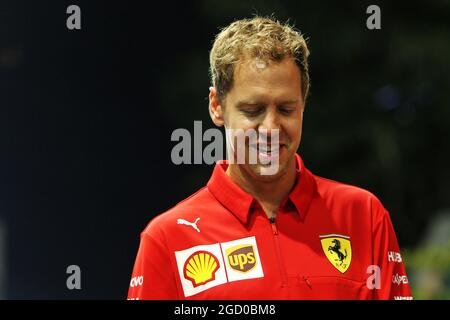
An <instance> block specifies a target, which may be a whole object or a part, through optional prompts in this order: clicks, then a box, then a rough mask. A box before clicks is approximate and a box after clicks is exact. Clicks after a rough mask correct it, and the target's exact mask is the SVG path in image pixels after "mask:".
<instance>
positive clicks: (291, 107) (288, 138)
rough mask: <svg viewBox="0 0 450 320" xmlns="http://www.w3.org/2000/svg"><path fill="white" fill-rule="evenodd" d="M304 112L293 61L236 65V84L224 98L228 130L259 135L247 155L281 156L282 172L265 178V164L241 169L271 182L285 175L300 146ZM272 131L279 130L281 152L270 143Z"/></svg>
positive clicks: (248, 149)
mask: <svg viewBox="0 0 450 320" xmlns="http://www.w3.org/2000/svg"><path fill="white" fill-rule="evenodd" d="M303 110H304V104H303V97H302V92H301V76H300V70H299V68H298V66H297V65H296V64H295V62H294V61H293V59H291V58H285V59H284V60H282V61H281V62H273V61H270V62H268V63H265V62H262V61H258V60H250V61H247V62H244V63H242V64H239V65H237V66H236V68H235V72H234V83H233V86H232V89H231V90H230V91H229V92H228V93H227V95H226V97H225V101H224V106H223V110H222V111H223V120H224V124H225V128H226V129H242V130H243V131H244V132H246V131H247V130H249V129H253V130H255V131H256V132H257V134H258V139H257V145H254V144H251V143H248V140H247V142H246V145H245V150H246V154H247V155H248V153H249V152H252V151H253V152H257V154H258V158H259V159H266V160H270V159H272V160H273V159H274V157H277V156H278V157H279V158H278V159H277V160H278V168H279V169H278V171H277V172H276V173H275V174H271V175H268V176H266V175H264V173H262V172H263V170H264V169H263V167H264V166H265V165H264V164H261V163H260V162H258V163H256V164H249V163H248V161H246V163H245V164H240V167H239V168H240V170H245V171H246V173H247V174H250V175H251V176H253V177H254V178H260V179H264V180H271V179H276V178H278V177H280V176H281V175H283V174H285V173H286V171H287V168H288V167H289V166H295V158H294V155H295V153H296V151H297V149H298V147H299V145H300V139H301V133H302V120H303ZM273 129H278V130H279V131H278V132H279V153H278V150H277V146H276V145H275V144H272V143H271V131H270V130H273ZM266 133H267V134H266ZM234 144H236V140H235V141H234ZM236 148H237V146H236V145H235V148H234V149H235V150H236ZM252 148H253V149H252ZM247 160H248V159H247Z"/></svg>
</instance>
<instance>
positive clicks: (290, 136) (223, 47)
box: [128, 17, 411, 299]
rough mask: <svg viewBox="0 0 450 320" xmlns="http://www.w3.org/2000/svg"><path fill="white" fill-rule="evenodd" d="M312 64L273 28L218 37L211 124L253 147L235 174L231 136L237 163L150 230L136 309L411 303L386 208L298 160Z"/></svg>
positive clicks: (298, 45) (239, 29)
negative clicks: (221, 303)
mask: <svg viewBox="0 0 450 320" xmlns="http://www.w3.org/2000/svg"><path fill="white" fill-rule="evenodd" d="M308 55H309V52H308V48H307V45H306V43H305V40H304V39H303V37H302V35H301V34H299V33H298V32H296V31H295V30H293V29H292V28H291V27H289V26H287V25H282V24H280V23H279V22H277V21H274V20H272V19H270V18H262V17H255V18H253V19H244V20H240V21H236V22H234V23H232V24H231V25H229V26H228V27H227V28H225V29H224V30H222V31H221V33H220V34H219V35H218V36H217V37H216V40H215V42H214V45H213V48H212V50H211V54H210V63H211V75H212V83H213V87H211V88H210V92H209V112H210V115H211V118H212V120H213V122H214V123H215V124H216V125H217V126H225V128H226V130H227V132H230V130H235V131H236V130H237V131H239V130H240V132H244V133H245V132H247V131H252V132H256V134H257V138H256V140H253V142H252V140H251V139H249V137H250V135H249V136H246V138H245V139H244V140H243V141H244V150H245V157H244V161H241V162H239V161H231V160H236V152H235V151H236V150H237V149H239V147H242V145H238V140H239V139H237V138H238V136H239V135H238V134H235V135H233V134H231V136H228V135H227V137H228V138H229V139H228V143H229V144H230V147H231V149H230V150H232V152H231V157H230V162H231V163H229V162H227V161H222V162H218V163H217V164H216V166H215V168H214V172H213V174H212V177H211V179H210V180H209V182H208V184H207V185H206V186H205V187H204V188H202V189H201V190H199V191H198V192H197V193H195V194H194V195H192V196H191V197H189V198H187V199H186V200H184V201H182V202H180V203H179V204H178V205H176V206H175V207H174V208H172V209H170V210H168V211H167V212H165V213H164V214H162V215H159V216H158V217H156V218H155V219H153V220H152V221H151V222H150V223H149V225H148V226H147V227H146V228H145V230H144V231H143V232H142V234H141V244H140V248H139V252H138V255H137V258H136V262H135V266H134V270H133V275H132V280H131V282H130V288H129V293H128V298H129V299H410V298H411V292H410V288H409V285H408V280H407V277H406V274H405V269H404V265H403V262H402V258H401V255H400V251H399V247H398V244H397V240H396V236H395V233H394V229H393V227H392V224H391V221H390V218H389V214H388V212H387V211H386V209H385V208H384V207H383V206H382V204H381V203H380V201H379V200H378V199H377V198H376V197H375V196H374V195H372V194H371V193H369V192H368V191H365V190H362V189H360V188H357V187H353V186H350V185H346V184H342V183H338V182H334V181H331V180H327V179H323V178H320V177H317V176H315V175H313V174H312V173H311V172H310V171H309V170H308V169H307V168H306V167H305V166H304V164H303V161H302V159H301V158H300V156H299V155H298V154H297V153H296V152H297V149H298V147H299V145H300V140H301V132H302V120H303V111H304V110H305V101H306V97H307V95H308V88H309V75H308V61H307V57H308ZM240 141H242V139H241V140H240ZM253 151H256V152H257V155H258V157H257V159H258V161H256V163H255V162H253V163H252V162H250V161H249V159H250V157H249V155H250V154H251V152H253ZM263 160H264V161H263ZM273 164H276V166H275V169H276V170H272V172H270V173H269V174H268V172H269V171H270V170H267V169H268V168H269V167H270V166H272V168H273Z"/></svg>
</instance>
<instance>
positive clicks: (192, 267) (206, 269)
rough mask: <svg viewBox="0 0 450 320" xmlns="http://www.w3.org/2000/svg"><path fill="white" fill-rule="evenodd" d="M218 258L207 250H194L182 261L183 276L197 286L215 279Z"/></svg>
mask: <svg viewBox="0 0 450 320" xmlns="http://www.w3.org/2000/svg"><path fill="white" fill-rule="evenodd" d="M219 266H220V265H219V260H217V258H216V257H215V256H214V255H213V254H211V252H208V251H197V252H194V253H193V254H192V255H191V256H190V257H189V258H188V259H187V260H186V262H185V263H184V268H183V269H184V277H185V278H186V279H188V280H190V281H191V282H192V285H193V286H194V288H195V287H198V286H200V285H202V284H206V283H208V282H210V281H213V280H214V279H215V274H216V271H217V270H218V269H219Z"/></svg>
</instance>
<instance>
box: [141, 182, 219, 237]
mask: <svg viewBox="0 0 450 320" xmlns="http://www.w3.org/2000/svg"><path fill="white" fill-rule="evenodd" d="M214 202H215V201H214V198H213V197H212V195H211V194H210V193H209V191H208V189H207V187H203V188H201V189H200V190H198V191H197V192H195V193H194V194H192V195H191V196H189V197H188V198H186V199H184V200H182V201H180V202H179V203H177V204H176V205H175V206H173V207H172V208H170V209H168V210H167V211H165V212H163V213H161V214H159V215H157V216H156V217H154V218H153V219H152V220H151V221H150V222H149V223H148V224H147V226H146V227H145V229H144V230H143V232H142V233H144V234H146V235H149V236H151V237H153V238H155V237H162V236H164V234H166V233H168V232H170V230H171V229H173V228H174V226H176V224H177V221H178V219H183V220H186V221H191V222H193V221H195V219H196V218H198V213H199V212H201V211H204V210H202V209H203V208H204V207H208V206H211V205H212V204H213V203H214Z"/></svg>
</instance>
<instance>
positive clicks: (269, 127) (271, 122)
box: [258, 107, 281, 138]
mask: <svg viewBox="0 0 450 320" xmlns="http://www.w3.org/2000/svg"><path fill="white" fill-rule="evenodd" d="M279 117H280V116H279V114H278V112H277V111H276V108H275V107H270V108H268V110H267V112H266V114H265V116H264V118H263V119H262V120H261V123H260V125H259V127H258V132H259V134H260V135H261V136H267V137H269V138H270V137H272V136H273V135H274V134H275V133H277V134H279V132H280V130H281V125H280V118H279Z"/></svg>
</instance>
